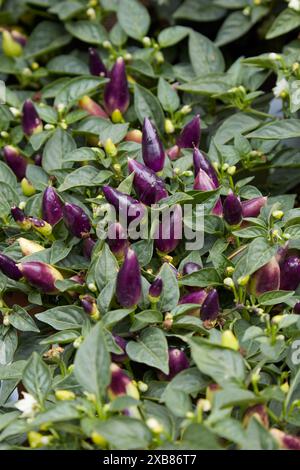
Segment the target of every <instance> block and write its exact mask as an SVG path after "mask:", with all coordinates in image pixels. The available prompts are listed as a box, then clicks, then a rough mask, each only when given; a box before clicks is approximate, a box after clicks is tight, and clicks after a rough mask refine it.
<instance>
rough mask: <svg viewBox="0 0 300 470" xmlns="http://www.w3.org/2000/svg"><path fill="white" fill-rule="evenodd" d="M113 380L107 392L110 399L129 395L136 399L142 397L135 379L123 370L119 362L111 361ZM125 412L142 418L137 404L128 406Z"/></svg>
mask: <svg viewBox="0 0 300 470" xmlns="http://www.w3.org/2000/svg"><path fill="white" fill-rule="evenodd" d="M110 371H111V382H110V385H109V387H108V389H107V394H108V397H109V399H110V400H114V399H115V398H117V397H120V396H124V395H128V396H130V397H132V398H134V399H135V400H139V399H140V394H139V391H138V388H137V386H136V385H135V384H134V383H133V381H132V380H131V379H130V377H128V375H127V374H126V372H124V370H122V369H121V368H120V367H119V366H118V365H117V364H115V363H111V365H110ZM123 413H124V414H125V415H128V416H131V417H135V418H140V413H139V411H138V408H137V407H136V406H131V407H129V408H126V409H125V410H124V411H123Z"/></svg>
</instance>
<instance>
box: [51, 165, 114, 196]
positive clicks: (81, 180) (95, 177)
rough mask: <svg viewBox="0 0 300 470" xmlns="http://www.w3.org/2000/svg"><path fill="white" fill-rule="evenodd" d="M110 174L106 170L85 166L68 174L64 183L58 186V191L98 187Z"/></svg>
mask: <svg viewBox="0 0 300 470" xmlns="http://www.w3.org/2000/svg"><path fill="white" fill-rule="evenodd" d="M110 176H112V172H111V171H108V170H101V171H100V170H98V169H97V168H95V167H94V166H90V165H85V166H83V167H81V168H77V170H74V171H72V173H69V174H68V175H67V176H66V177H65V179H64V182H63V183H62V184H61V185H60V186H59V188H58V190H59V191H61V192H63V191H67V190H69V189H72V188H79V187H81V186H90V187H91V186H99V185H100V184H102V183H104V181H106V180H107V179H108V178H109V177H110Z"/></svg>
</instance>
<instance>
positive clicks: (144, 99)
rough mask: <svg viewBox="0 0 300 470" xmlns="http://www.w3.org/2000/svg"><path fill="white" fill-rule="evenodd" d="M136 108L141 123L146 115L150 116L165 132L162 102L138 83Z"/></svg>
mask: <svg viewBox="0 0 300 470" xmlns="http://www.w3.org/2000/svg"><path fill="white" fill-rule="evenodd" d="M134 109H135V112H136V114H137V117H138V119H139V121H140V123H141V124H142V123H143V121H144V118H145V117H149V118H150V119H151V120H152V121H153V122H154V123H155V124H156V127H157V128H158V130H159V132H160V133H161V134H163V132H164V114H163V111H162V109H161V106H160V103H159V101H158V99H157V98H156V96H154V95H153V94H152V93H151V92H150V91H149V90H147V89H146V88H144V87H142V86H140V85H138V84H136V85H135V86H134Z"/></svg>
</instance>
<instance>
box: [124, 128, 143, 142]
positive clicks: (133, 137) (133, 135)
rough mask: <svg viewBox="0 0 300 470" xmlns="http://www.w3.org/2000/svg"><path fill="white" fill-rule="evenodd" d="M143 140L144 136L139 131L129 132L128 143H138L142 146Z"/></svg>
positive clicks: (127, 135)
mask: <svg viewBox="0 0 300 470" xmlns="http://www.w3.org/2000/svg"><path fill="white" fill-rule="evenodd" d="M142 139H143V134H142V132H141V131H140V130H139V129H132V130H131V131H128V132H127V134H126V136H125V139H124V140H126V142H136V143H137V144H141V143H142Z"/></svg>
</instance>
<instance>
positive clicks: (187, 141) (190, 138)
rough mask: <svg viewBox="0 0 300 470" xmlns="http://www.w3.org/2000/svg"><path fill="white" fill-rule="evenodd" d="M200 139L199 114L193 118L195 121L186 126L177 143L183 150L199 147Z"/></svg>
mask: <svg viewBox="0 0 300 470" xmlns="http://www.w3.org/2000/svg"><path fill="white" fill-rule="evenodd" d="M200 137H201V128H200V116H199V114H197V116H195V117H193V119H192V120H191V121H190V122H188V123H187V124H186V125H185V126H184V128H183V129H182V131H181V133H180V135H179V137H178V139H177V142H176V143H177V145H178V147H179V148H181V149H182V148H193V147H199V144H200Z"/></svg>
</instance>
